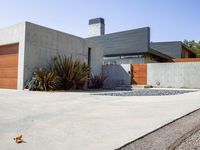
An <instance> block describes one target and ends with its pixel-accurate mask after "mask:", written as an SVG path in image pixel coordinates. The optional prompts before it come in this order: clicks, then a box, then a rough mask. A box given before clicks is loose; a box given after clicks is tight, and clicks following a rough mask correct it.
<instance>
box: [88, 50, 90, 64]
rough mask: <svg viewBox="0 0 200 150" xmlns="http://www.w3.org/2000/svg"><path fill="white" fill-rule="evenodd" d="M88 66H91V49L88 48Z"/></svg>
mask: <svg viewBox="0 0 200 150" xmlns="http://www.w3.org/2000/svg"><path fill="white" fill-rule="evenodd" d="M88 65H91V48H90V47H89V48H88Z"/></svg>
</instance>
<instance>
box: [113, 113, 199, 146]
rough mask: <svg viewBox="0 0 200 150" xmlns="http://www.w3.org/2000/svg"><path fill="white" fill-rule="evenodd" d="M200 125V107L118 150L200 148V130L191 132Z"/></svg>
mask: <svg viewBox="0 0 200 150" xmlns="http://www.w3.org/2000/svg"><path fill="white" fill-rule="evenodd" d="M198 127H200V109H198V110H196V111H194V112H192V113H189V114H188V115H185V116H183V117H181V118H179V119H177V120H175V121H173V122H171V123H168V124H166V125H165V126H163V127H160V128H158V129H157V130H154V131H152V132H151V133H148V134H146V135H144V136H142V137H140V138H138V139H136V140H134V141H132V142H130V143H127V144H125V145H124V146H122V147H120V148H118V149H116V150H199V147H198V146H197V144H199V143H200V141H199V137H200V132H196V134H191V133H193V131H195V130H196V129H198ZM191 131H192V132H191ZM198 131H199V130H198ZM188 133H189V134H188ZM194 133H195V132H194ZM191 135H193V136H191ZM188 137H190V138H188ZM185 139H187V140H185ZM184 141H185V142H184ZM189 142H190V145H189V146H190V147H186V146H185V145H187V144H189ZM192 142H193V143H192ZM192 144H193V145H192ZM194 147H195V148H197V149H195V148H194ZM178 148H179V149H178ZM181 148H185V149H181ZM192 148H193V149H192Z"/></svg>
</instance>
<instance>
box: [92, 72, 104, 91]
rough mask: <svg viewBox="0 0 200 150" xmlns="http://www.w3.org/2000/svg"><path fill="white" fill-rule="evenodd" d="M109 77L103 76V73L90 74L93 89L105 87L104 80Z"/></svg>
mask: <svg viewBox="0 0 200 150" xmlns="http://www.w3.org/2000/svg"><path fill="white" fill-rule="evenodd" d="M106 78H107V77H105V76H103V75H102V74H98V75H90V86H89V88H91V89H100V88H103V85H104V81H105V80H106Z"/></svg>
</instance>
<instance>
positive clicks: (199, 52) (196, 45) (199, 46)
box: [183, 40, 200, 58]
mask: <svg viewBox="0 0 200 150" xmlns="http://www.w3.org/2000/svg"><path fill="white" fill-rule="evenodd" d="M183 43H184V44H185V45H187V46H188V47H189V48H191V49H193V50H194V51H195V54H196V56H197V57H199V58H200V41H195V40H191V41H188V40H184V41H183Z"/></svg>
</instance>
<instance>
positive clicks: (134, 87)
mask: <svg viewBox="0 0 200 150" xmlns="http://www.w3.org/2000/svg"><path fill="white" fill-rule="evenodd" d="M146 88H153V86H152V85H132V89H146Z"/></svg>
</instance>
